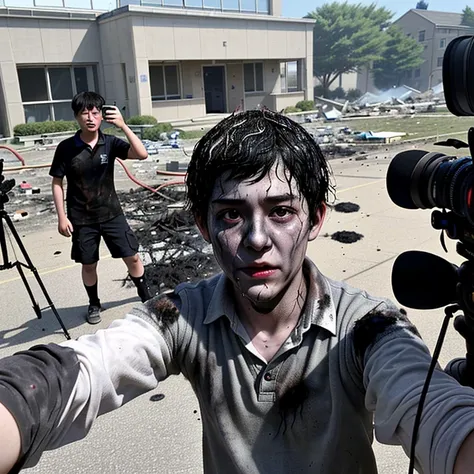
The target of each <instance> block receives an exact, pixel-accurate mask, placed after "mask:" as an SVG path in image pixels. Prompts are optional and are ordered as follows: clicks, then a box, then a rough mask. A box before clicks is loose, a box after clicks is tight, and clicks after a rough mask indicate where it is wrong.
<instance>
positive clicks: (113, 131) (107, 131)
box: [102, 127, 125, 137]
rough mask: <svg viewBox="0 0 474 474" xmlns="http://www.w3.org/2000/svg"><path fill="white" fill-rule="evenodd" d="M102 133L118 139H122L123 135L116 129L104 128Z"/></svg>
mask: <svg viewBox="0 0 474 474" xmlns="http://www.w3.org/2000/svg"><path fill="white" fill-rule="evenodd" d="M102 133H105V134H106V135H115V136H119V137H123V136H124V135H125V134H124V133H123V132H122V130H121V129H120V128H116V127H107V128H104V129H103V130H102Z"/></svg>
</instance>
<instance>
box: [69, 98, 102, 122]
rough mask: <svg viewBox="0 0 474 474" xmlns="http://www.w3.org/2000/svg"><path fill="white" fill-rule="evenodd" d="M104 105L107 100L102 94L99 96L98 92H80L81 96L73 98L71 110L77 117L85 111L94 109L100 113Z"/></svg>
mask: <svg viewBox="0 0 474 474" xmlns="http://www.w3.org/2000/svg"><path fill="white" fill-rule="evenodd" d="M104 104H105V99H104V98H103V97H102V96H101V95H100V94H97V92H79V94H76V95H75V96H74V97H73V99H72V102H71V108H72V110H73V112H74V117H75V116H76V115H79V114H80V113H81V112H82V111H83V110H92V109H93V108H94V107H96V108H97V110H99V111H100V110H101V109H102V107H103V106H104Z"/></svg>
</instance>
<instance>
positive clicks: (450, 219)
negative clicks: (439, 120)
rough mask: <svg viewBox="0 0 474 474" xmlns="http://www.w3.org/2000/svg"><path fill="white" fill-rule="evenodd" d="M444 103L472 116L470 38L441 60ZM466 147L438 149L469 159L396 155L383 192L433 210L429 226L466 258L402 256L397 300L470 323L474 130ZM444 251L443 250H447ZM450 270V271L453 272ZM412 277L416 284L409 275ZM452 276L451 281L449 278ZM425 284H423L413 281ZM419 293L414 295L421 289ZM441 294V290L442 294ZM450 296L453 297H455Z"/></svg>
mask: <svg viewBox="0 0 474 474" xmlns="http://www.w3.org/2000/svg"><path fill="white" fill-rule="evenodd" d="M443 86H444V94H445V98H446V105H447V107H448V109H449V111H450V112H451V113H452V114H453V115H456V116H474V36H460V37H458V38H455V39H454V40H453V41H451V42H450V43H449V45H448V47H447V48H446V52H445V55H444V59H443ZM467 135H468V143H464V142H462V141H460V140H454V139H449V140H447V141H446V142H444V143H438V145H448V146H454V147H455V148H468V149H469V150H470V155H471V156H465V157H462V158H458V157H455V156H449V155H445V154H443V153H439V152H434V153H430V152H427V151H422V150H409V151H404V152H401V153H399V154H397V155H396V156H395V157H394V158H393V160H392V161H391V163H390V166H389V169H388V172H387V180H386V182H387V191H388V194H389V196H390V198H391V199H392V201H393V202H394V203H395V204H396V205H398V206H400V207H402V208H405V209H433V208H438V210H435V211H433V213H432V217H431V224H432V226H433V228H434V229H437V230H441V231H442V234H441V243H442V245H443V248H444V249H445V250H446V246H445V244H444V236H445V235H447V236H448V237H449V238H451V239H454V240H458V243H457V246H456V251H457V252H458V253H459V254H460V255H461V256H463V257H464V258H466V259H467V262H465V264H463V265H461V267H460V268H458V267H456V266H454V265H452V264H450V263H449V262H446V261H445V260H443V259H441V258H440V257H436V256H435V255H432V254H428V253H425V252H406V253H405V254H402V255H400V256H399V258H397V260H396V261H395V264H394V267H393V270H392V287H393V289H394V293H395V296H396V297H397V299H398V300H399V301H400V302H401V303H402V304H405V303H404V302H407V301H409V304H407V306H409V307H412V308H419V309H428V308H438V307H441V306H446V305H448V304H452V303H455V304H458V305H459V306H460V307H461V308H462V309H463V310H464V311H465V312H466V313H468V314H469V315H471V316H472V319H473V321H474V299H473V298H472V295H473V294H474V164H473V160H472V156H474V128H473V127H471V128H470V129H469V130H468V132H467ZM446 251H447V250H446ZM453 268H454V269H455V270H454V273H453ZM414 274H416V281H415V280H413V278H412V276H413V275H414ZM453 275H455V277H453ZM420 281H423V283H422V284H421V285H419V284H418V283H417V282H420ZM438 282H442V283H443V282H444V283H445V285H447V286H449V288H446V289H445V291H444V293H443V292H441V293H443V294H442V295H441V297H440V294H439V291H438V294H436V295H434V294H433V291H432V288H433V285H436V284H438ZM423 286H424V289H423V290H422V291H421V293H422V294H421V295H419V296H418V295H417V294H416V292H417V291H418V289H419V288H421V287H423ZM440 291H441V290H440ZM453 295H454V296H453Z"/></svg>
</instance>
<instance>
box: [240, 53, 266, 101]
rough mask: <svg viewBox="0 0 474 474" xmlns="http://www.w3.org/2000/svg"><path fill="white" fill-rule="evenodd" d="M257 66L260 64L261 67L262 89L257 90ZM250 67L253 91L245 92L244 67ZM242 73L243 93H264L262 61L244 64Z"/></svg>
mask: <svg viewBox="0 0 474 474" xmlns="http://www.w3.org/2000/svg"><path fill="white" fill-rule="evenodd" d="M257 64H261V66H262V89H261V90H260V89H258V88H257V84H258V81H257V68H256V66H257ZM247 65H251V66H252V75H253V77H252V79H253V90H246V87H245V66H247ZM242 70H243V71H242V72H243V78H244V93H245V94H255V93H261V92H265V67H264V63H263V61H255V62H245V63H244V64H243V66H242Z"/></svg>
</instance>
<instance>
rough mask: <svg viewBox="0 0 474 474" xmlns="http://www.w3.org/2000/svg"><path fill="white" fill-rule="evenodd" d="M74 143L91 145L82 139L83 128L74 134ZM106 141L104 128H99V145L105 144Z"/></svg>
mask: <svg viewBox="0 0 474 474" xmlns="http://www.w3.org/2000/svg"><path fill="white" fill-rule="evenodd" d="M74 143H75V144H76V146H78V147H83V146H89V145H88V144H87V143H85V142H83V141H82V139H81V130H78V131H77V132H76V134H75V135H74ZM104 143H105V138H104V134H103V133H102V130H100V129H99V139H98V140H97V145H103V144H104ZM97 145H96V146H97Z"/></svg>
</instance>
